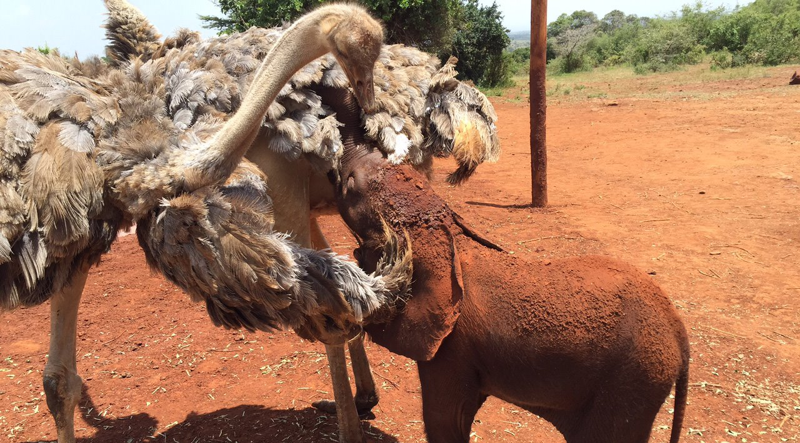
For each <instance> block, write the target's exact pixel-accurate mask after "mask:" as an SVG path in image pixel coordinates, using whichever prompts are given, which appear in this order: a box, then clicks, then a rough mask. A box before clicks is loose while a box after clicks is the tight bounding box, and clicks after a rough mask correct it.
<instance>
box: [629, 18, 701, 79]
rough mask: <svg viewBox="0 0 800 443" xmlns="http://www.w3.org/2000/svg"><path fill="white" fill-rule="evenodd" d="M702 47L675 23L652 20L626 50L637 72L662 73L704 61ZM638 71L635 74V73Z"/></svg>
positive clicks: (689, 33)
mask: <svg viewBox="0 0 800 443" xmlns="http://www.w3.org/2000/svg"><path fill="white" fill-rule="evenodd" d="M704 54H705V52H704V47H703V46H702V45H700V44H699V43H697V40H695V39H694V36H693V35H692V33H691V31H690V29H689V28H688V27H687V26H685V24H683V23H681V22H680V21H678V20H666V19H659V20H654V21H653V22H652V24H651V26H650V27H648V28H646V29H645V30H644V31H643V32H642V35H641V37H640V38H639V39H638V41H636V42H635V43H634V44H633V45H631V46H630V47H629V49H628V53H627V56H628V59H629V60H630V62H631V63H632V64H633V66H634V67H641V68H639V71H641V70H644V72H647V71H651V72H662V71H669V70H674V69H675V68H676V67H678V66H680V65H686V64H697V63H700V62H701V61H702V60H703V55H704ZM637 72H638V71H637Z"/></svg>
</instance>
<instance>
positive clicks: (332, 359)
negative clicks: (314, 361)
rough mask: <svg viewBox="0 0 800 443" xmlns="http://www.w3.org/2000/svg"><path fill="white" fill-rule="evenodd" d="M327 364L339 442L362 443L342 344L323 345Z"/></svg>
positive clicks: (362, 436)
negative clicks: (329, 371) (331, 384)
mask: <svg viewBox="0 0 800 443" xmlns="http://www.w3.org/2000/svg"><path fill="white" fill-rule="evenodd" d="M325 352H326V353H327V354H328V366H330V368H331V382H333V396H334V399H335V400H336V419H337V421H338V422H339V443H362V442H364V434H363V433H362V432H361V421H360V420H359V419H358V413H357V412H356V404H355V402H354V401H353V391H352V390H350V379H349V378H348V377H347V361H346V360H345V354H344V346H342V345H325Z"/></svg>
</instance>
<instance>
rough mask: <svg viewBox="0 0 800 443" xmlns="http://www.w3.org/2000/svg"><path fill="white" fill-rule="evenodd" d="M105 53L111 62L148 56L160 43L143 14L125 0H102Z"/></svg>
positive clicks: (153, 28) (158, 36)
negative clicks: (105, 13) (105, 40)
mask: <svg viewBox="0 0 800 443" xmlns="http://www.w3.org/2000/svg"><path fill="white" fill-rule="evenodd" d="M105 4H106V9H108V21H107V22H106V25H105V28H106V38H107V39H108V41H109V43H108V45H107V46H106V56H107V57H108V58H109V60H110V61H111V63H112V64H113V65H115V66H118V65H121V64H123V63H125V62H127V61H129V60H130V59H132V58H137V57H141V58H142V59H143V60H144V61H147V60H149V59H150V58H151V57H152V56H153V55H154V54H155V53H156V52H157V51H158V50H159V48H160V47H161V34H159V33H158V30H157V29H156V28H155V26H153V25H152V24H151V23H150V21H149V20H147V17H145V16H144V14H142V13H141V11H139V10H138V9H136V7H134V6H133V5H131V4H130V3H128V2H127V1H126V0H105Z"/></svg>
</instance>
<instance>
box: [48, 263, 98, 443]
mask: <svg viewBox="0 0 800 443" xmlns="http://www.w3.org/2000/svg"><path fill="white" fill-rule="evenodd" d="M88 274H89V269H88V266H87V267H86V268H85V269H80V270H78V271H77V273H76V274H74V275H73V276H72V281H71V282H70V283H69V284H68V285H67V286H65V287H64V288H62V290H61V291H60V292H58V293H56V294H54V295H53V297H52V299H51V300H50V351H49V356H48V358H47V365H46V366H45V368H44V376H43V380H42V383H43V385H44V392H45V396H46V398H47V407H48V408H49V409H50V413H51V414H52V415H53V418H54V419H55V422H56V432H57V434H58V443H75V406H77V405H78V401H79V400H80V398H81V386H82V380H81V378H80V376H78V369H77V363H76V360H75V346H76V344H75V342H76V334H77V326H78V304H79V303H80V301H81V294H82V293H83V287H84V285H85V284H86V277H87V276H88Z"/></svg>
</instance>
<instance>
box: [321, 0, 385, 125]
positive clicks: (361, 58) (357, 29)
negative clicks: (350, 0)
mask: <svg viewBox="0 0 800 443" xmlns="http://www.w3.org/2000/svg"><path fill="white" fill-rule="evenodd" d="M323 9H325V10H327V11H326V12H328V14H325V15H324V18H323V19H322V20H321V22H320V32H321V34H322V36H323V38H324V40H325V46H326V48H327V49H328V50H329V51H330V52H331V54H333V56H334V57H336V60H337V61H338V62H339V65H340V66H341V67H342V70H343V71H344V72H345V74H346V75H347V79H348V80H350V86H352V87H353V91H354V92H355V96H356V99H357V100H358V104H359V105H360V106H361V109H363V110H364V112H367V113H370V112H373V111H374V110H375V91H374V84H373V80H372V78H373V76H372V70H373V68H374V67H375V61H376V60H377V59H378V56H379V55H380V52H381V46H382V45H383V27H382V26H381V25H380V23H378V21H376V20H375V19H374V18H372V16H370V14H369V13H368V12H367V11H366V10H365V9H363V8H361V7H359V6H355V5H352V4H346V5H345V4H339V5H330V6H325V7H323V8H320V9H319V10H318V11H322V10H323Z"/></svg>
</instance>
